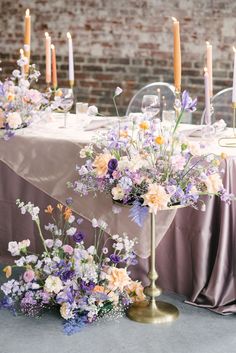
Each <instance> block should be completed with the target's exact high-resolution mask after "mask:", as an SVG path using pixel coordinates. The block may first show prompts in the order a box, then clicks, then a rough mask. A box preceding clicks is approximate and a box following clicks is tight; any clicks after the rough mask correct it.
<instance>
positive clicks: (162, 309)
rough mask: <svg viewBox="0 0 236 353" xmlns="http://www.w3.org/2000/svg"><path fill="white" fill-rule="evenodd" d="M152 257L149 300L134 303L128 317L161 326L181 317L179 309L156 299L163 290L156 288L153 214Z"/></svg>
mask: <svg viewBox="0 0 236 353" xmlns="http://www.w3.org/2000/svg"><path fill="white" fill-rule="evenodd" d="M150 217H151V232H150V233H151V234H150V236H151V256H150V270H149V273H148V278H149V279H150V285H149V286H148V287H146V288H145V289H144V293H145V295H146V296H147V297H148V298H149V299H148V300H146V301H143V302H138V303H134V304H132V305H131V306H130V308H129V309H128V312H127V316H128V317H129V318H130V319H131V320H134V321H137V322H142V323H149V324H160V323H165V322H172V321H174V320H175V319H177V317H178V316H179V311H178V309H177V308H176V307H175V306H174V305H172V304H169V303H166V302H163V301H157V300H156V298H157V297H158V296H159V295H160V294H161V292H162V291H161V288H159V287H158V286H156V280H157V279H158V273H157V271H156V237H155V229H156V228H155V222H156V216H155V214H154V213H151V215H150Z"/></svg>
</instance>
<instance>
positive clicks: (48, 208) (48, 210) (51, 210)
mask: <svg viewBox="0 0 236 353" xmlns="http://www.w3.org/2000/svg"><path fill="white" fill-rule="evenodd" d="M53 210H54V208H53V207H52V206H51V205H48V206H47V208H46V209H45V210H44V212H45V213H49V214H52V212H53Z"/></svg>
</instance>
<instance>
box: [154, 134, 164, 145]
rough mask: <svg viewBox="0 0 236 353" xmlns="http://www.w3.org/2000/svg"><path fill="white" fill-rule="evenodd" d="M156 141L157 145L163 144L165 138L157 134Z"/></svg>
mask: <svg viewBox="0 0 236 353" xmlns="http://www.w3.org/2000/svg"><path fill="white" fill-rule="evenodd" d="M155 142H156V144H157V145H163V143H164V138H163V136H157V137H155Z"/></svg>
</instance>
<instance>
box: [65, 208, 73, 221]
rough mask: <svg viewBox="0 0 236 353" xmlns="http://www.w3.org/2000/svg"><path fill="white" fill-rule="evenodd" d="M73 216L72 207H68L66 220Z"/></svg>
mask: <svg viewBox="0 0 236 353" xmlns="http://www.w3.org/2000/svg"><path fill="white" fill-rule="evenodd" d="M71 215H72V209H71V208H70V207H66V209H65V212H64V218H65V220H66V221H68V219H69V218H70V216H71Z"/></svg>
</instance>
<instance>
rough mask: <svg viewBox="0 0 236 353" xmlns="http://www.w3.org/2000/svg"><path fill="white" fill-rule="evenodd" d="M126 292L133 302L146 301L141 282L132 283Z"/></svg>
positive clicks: (126, 288)
mask: <svg viewBox="0 0 236 353" xmlns="http://www.w3.org/2000/svg"><path fill="white" fill-rule="evenodd" d="M125 290H126V292H127V294H128V295H129V297H130V298H131V300H132V301H133V302H140V301H143V300H145V299H146V297H145V295H144V293H143V286H142V284H141V283H140V282H134V281H132V282H131V283H130V284H129V285H128V286H127V287H125Z"/></svg>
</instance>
